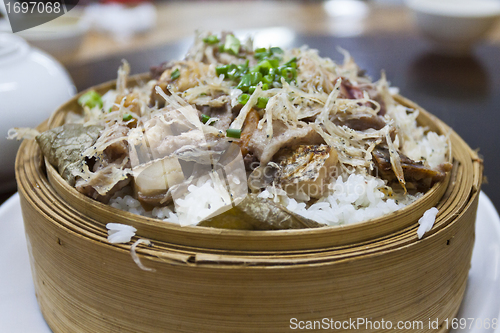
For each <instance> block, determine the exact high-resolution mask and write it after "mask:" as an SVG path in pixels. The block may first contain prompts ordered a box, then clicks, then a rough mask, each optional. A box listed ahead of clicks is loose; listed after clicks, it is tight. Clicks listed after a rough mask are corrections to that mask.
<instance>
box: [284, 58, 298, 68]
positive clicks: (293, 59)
mask: <svg viewBox="0 0 500 333" xmlns="http://www.w3.org/2000/svg"><path fill="white" fill-rule="evenodd" d="M293 64H295V67H297V58H296V57H293V58H292V59H290V60H288V61H287V62H285V63H284V64H283V66H286V67H293V66H294V65H293Z"/></svg>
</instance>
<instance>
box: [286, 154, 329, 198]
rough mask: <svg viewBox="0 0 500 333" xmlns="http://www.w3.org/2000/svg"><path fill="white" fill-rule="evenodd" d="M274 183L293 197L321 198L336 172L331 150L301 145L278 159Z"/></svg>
mask: <svg viewBox="0 0 500 333" xmlns="http://www.w3.org/2000/svg"><path fill="white" fill-rule="evenodd" d="M280 160H281V162H280V164H279V165H280V168H281V170H280V172H279V175H278V178H277V180H276V183H278V184H280V185H281V187H282V188H283V189H284V190H285V191H286V192H287V194H288V195H289V196H290V197H293V198H304V197H311V198H321V197H322V196H323V195H324V193H325V190H326V189H327V185H328V183H329V181H330V179H331V177H332V175H333V173H334V172H335V171H336V170H335V166H336V164H337V161H338V156H337V152H336V151H335V149H332V148H330V147H329V146H327V145H302V146H299V147H298V148H297V149H296V150H293V151H291V152H289V153H287V154H285V155H282V156H281V158H280Z"/></svg>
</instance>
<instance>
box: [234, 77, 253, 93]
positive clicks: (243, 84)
mask: <svg viewBox="0 0 500 333" xmlns="http://www.w3.org/2000/svg"><path fill="white" fill-rule="evenodd" d="M251 85H252V77H251V75H250V74H245V75H243V76H242V77H241V80H240V83H238V85H237V86H236V88H237V89H241V90H242V91H244V92H246V91H248V88H249V87H250V86H251Z"/></svg>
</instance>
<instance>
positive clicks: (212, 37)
mask: <svg viewBox="0 0 500 333" xmlns="http://www.w3.org/2000/svg"><path fill="white" fill-rule="evenodd" d="M203 41H204V42H205V43H207V44H210V45H212V44H217V43H218V42H219V37H217V36H216V35H210V36H207V37H205V38H203Z"/></svg>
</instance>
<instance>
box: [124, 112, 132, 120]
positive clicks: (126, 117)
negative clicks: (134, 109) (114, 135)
mask: <svg viewBox="0 0 500 333" xmlns="http://www.w3.org/2000/svg"><path fill="white" fill-rule="evenodd" d="M132 118H134V117H132V115H131V114H130V113H126V114H124V115H123V121H129V120H132Z"/></svg>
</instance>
